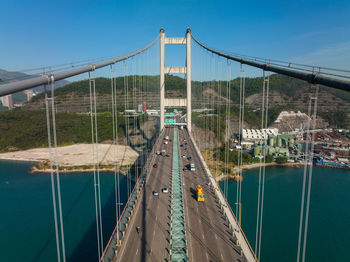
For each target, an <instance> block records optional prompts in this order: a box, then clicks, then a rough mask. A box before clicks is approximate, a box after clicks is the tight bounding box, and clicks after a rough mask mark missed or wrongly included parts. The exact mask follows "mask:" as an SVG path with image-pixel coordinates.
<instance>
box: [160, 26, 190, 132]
mask: <svg viewBox="0 0 350 262" xmlns="http://www.w3.org/2000/svg"><path fill="white" fill-rule="evenodd" d="M165 45H186V66H184V67H166V66H165ZM165 74H186V89H187V92H186V98H177V99H174V98H169V99H167V98H165ZM166 106H170V107H177V106H178V107H186V109H187V114H186V116H187V118H186V122H187V129H188V131H189V132H191V112H192V107H191V30H190V29H189V28H188V29H187V31H186V37H171V38H166V37H165V31H164V29H163V28H162V29H160V129H161V130H163V128H164V121H165V118H164V115H165V107H166Z"/></svg>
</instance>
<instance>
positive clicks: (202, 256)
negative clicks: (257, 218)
mask: <svg viewBox="0 0 350 262" xmlns="http://www.w3.org/2000/svg"><path fill="white" fill-rule="evenodd" d="M175 128H176V127H175ZM173 130H174V128H165V129H164V132H163V134H162V137H161V138H160V139H164V136H166V135H168V136H169V137H170V139H171V141H170V142H169V144H168V145H164V143H159V144H158V147H159V148H157V149H156V151H157V150H159V151H160V150H161V149H165V148H166V149H167V153H169V154H170V156H171V157H165V156H155V158H154V159H153V160H152V161H154V163H157V164H158V168H151V169H150V172H149V173H148V175H147V178H146V182H145V186H144V190H143V192H142V194H143V195H142V198H140V200H139V201H138V204H137V210H136V211H135V213H134V214H133V217H132V218H131V221H130V224H129V226H128V230H127V232H126V235H125V236H124V239H123V242H122V246H121V247H120V250H119V252H118V255H117V257H116V258H115V259H114V261H128V262H129V261H135V262H136V261H137V262H138V261H170V253H169V249H170V238H171V236H170V232H171V229H170V223H171V217H170V216H171V213H170V209H171V199H170V197H171V194H170V193H171V192H169V193H167V194H166V193H162V192H161V188H163V187H167V188H169V190H170V189H171V180H170V174H171V168H172V148H173ZM178 134H179V140H180V142H179V143H180V144H183V147H180V155H181V156H182V155H185V156H186V158H182V157H181V160H180V162H181V163H180V167H181V169H182V168H183V167H184V166H185V165H187V164H189V163H194V164H195V166H196V171H194V172H193V171H187V172H182V178H183V198H184V206H185V208H184V211H185V229H186V235H187V236H186V237H187V248H188V259H189V261H246V259H245V258H244V257H243V256H241V255H240V248H239V247H238V246H237V245H236V242H237V240H236V238H235V237H233V236H232V230H231V229H230V228H229V225H228V222H227V220H225V217H224V214H223V212H222V211H221V209H220V205H219V204H218V203H217V202H216V198H215V192H214V191H212V189H210V187H209V186H208V183H209V179H208V177H207V176H206V173H205V171H204V166H203V165H202V163H201V161H200V158H199V156H198V154H197V153H196V151H195V149H194V146H193V144H192V141H191V139H190V136H189V134H188V133H187V130H186V129H184V130H182V131H180V130H179V132H178ZM184 139H186V142H183V140H184ZM185 143H187V145H185ZM188 156H191V157H192V160H191V161H188V159H187V158H188ZM152 165H153V163H152ZM198 184H200V185H201V186H202V187H203V189H204V194H205V202H202V203H199V202H197V201H196V199H195V188H196V186H197V185H198ZM153 190H158V192H159V196H153V194H152V191H153ZM138 226H139V227H140V228H141V229H140V231H139V233H138V232H137V230H136V227H138Z"/></svg>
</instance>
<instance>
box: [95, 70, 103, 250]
mask: <svg viewBox="0 0 350 262" xmlns="http://www.w3.org/2000/svg"><path fill="white" fill-rule="evenodd" d="M94 73H95V71H94ZM93 99H94V115H95V142H96V143H95V152H96V168H97V195H98V206H99V221H100V237H101V241H100V245H101V251H102V252H103V229H102V210H101V182H100V163H99V157H98V129H97V101H96V85H95V84H94V85H93Z"/></svg>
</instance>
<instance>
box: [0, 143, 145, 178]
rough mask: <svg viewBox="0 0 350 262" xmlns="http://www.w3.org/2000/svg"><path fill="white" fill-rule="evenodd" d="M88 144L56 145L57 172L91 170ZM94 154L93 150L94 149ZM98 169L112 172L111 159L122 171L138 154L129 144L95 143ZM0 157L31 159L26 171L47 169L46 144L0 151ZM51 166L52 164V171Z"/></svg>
mask: <svg viewBox="0 0 350 262" xmlns="http://www.w3.org/2000/svg"><path fill="white" fill-rule="evenodd" d="M92 154H93V151H92V145H91V144H74V145H69V146H61V147H57V160H58V163H59V172H60V173H77V172H82V173H87V172H93V171H94V168H93V166H94V161H93V159H92ZM95 154H96V152H95ZM98 155H99V156H100V158H99V165H100V169H99V170H100V171H102V172H114V171H115V167H114V164H115V160H116V163H117V166H118V169H119V171H118V172H122V173H123V172H124V171H123V170H122V168H123V167H126V166H130V165H132V164H133V163H134V162H135V160H136V159H137V158H138V157H139V154H138V153H137V152H136V151H135V150H133V149H132V148H131V147H129V146H124V145H112V144H98ZM0 160H7V161H18V162H32V163H34V165H33V166H32V167H31V169H30V171H29V173H31V174H33V173H51V171H52V170H51V169H50V162H49V161H50V154H49V149H48V148H34V149H28V150H23V151H15V152H7V153H0ZM55 168H56V167H55V166H54V167H53V169H54V171H55Z"/></svg>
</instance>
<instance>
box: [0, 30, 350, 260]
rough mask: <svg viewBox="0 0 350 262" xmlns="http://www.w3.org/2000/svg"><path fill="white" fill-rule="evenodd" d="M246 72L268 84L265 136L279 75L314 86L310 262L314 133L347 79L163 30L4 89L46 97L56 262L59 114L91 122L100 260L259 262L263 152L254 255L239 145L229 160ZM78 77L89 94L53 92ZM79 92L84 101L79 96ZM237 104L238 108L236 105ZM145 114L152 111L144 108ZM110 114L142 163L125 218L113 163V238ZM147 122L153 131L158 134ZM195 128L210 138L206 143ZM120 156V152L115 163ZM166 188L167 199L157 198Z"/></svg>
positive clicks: (134, 174) (2, 92)
mask: <svg viewBox="0 0 350 262" xmlns="http://www.w3.org/2000/svg"><path fill="white" fill-rule="evenodd" d="M166 45H184V46H185V47H186V56H185V65H184V66H182V67H178V66H166V62H165V57H166V54H165V46H166ZM249 69H251V70H256V71H254V72H255V74H258V75H260V76H261V83H259V85H260V86H261V96H262V97H261V104H260V105H256V106H257V107H258V108H259V110H260V111H259V113H260V116H259V120H260V124H261V129H267V128H268V117H269V98H270V96H271V94H270V93H269V92H270V76H271V75H272V74H273V73H275V74H280V75H285V76H288V77H290V78H293V79H299V80H301V81H304V82H305V85H307V86H309V87H310V88H311V95H310V98H309V101H307V106H306V107H307V110H308V116H309V118H308V122H307V128H306V129H305V130H304V133H305V137H306V141H305V153H304V176H303V188H302V201H301V210H296V212H300V227H299V235H298V236H299V238H298V251H297V254H296V255H295V257H296V260H297V261H305V252H306V248H307V233H308V216H309V206H310V192H311V182H312V161H313V156H314V139H315V138H314V134H315V132H312V130H315V129H316V119H317V99H318V94H319V88H320V86H327V87H330V88H334V89H338V90H344V91H348V92H349V91H350V82H349V81H348V79H349V76H348V73H349V71H347V70H341V69H336V68H327V67H319V66H308V65H303V64H297V63H289V62H284V61H278V60H271V59H263V58H258V57H251V56H245V55H238V54H232V53H228V52H222V51H218V50H217V49H214V48H210V47H208V46H206V45H205V44H203V43H202V42H200V41H199V40H198V39H197V38H196V37H195V36H194V34H192V32H191V30H190V29H187V31H186V34H185V36H184V37H166V34H165V30H163V29H161V30H160V33H159V35H158V36H157V37H156V38H155V39H154V40H153V41H152V42H151V43H150V44H148V45H147V46H145V47H144V48H142V49H140V50H137V51H135V52H133V53H130V54H127V55H125V56H121V57H117V58H115V57H107V58H98V59H93V60H87V61H79V62H74V63H69V64H64V65H54V66H50V67H43V68H36V69H33V70H27V72H36V73H34V75H33V76H31V77H28V78H27V79H13V80H16V81H11V82H10V83H5V84H2V85H0V96H7V95H11V94H14V93H16V92H20V91H25V90H28V89H32V88H35V87H38V86H43V87H44V97H43V99H42V100H41V102H40V101H38V102H37V103H36V104H35V106H36V109H44V110H45V114H46V125H47V138H48V140H47V141H48V150H49V153H50V154H49V155H50V161H49V165H50V172H51V185H52V204H53V213H54V226H55V241H56V252H57V261H59V262H60V261H66V260H67V254H66V251H65V249H66V246H65V242H66V241H65V240H66V239H65V234H64V221H63V215H62V201H61V188H60V172H61V169H60V164H61V163H60V159H59V157H58V153H57V147H58V141H57V136H58V134H57V128H56V127H57V123H56V114H58V113H59V112H64V111H67V110H68V109H69V111H72V112H86V113H87V114H88V115H89V125H90V128H91V152H92V155H91V162H92V163H93V165H92V170H93V177H94V200H95V201H94V203H93V205H94V208H95V215H96V217H95V221H96V225H95V227H96V239H97V247H96V249H97V254H96V259H95V260H96V261H97V260H99V261H106V262H107V261H241V262H243V261H249V262H250V261H259V260H260V258H261V252H262V251H261V250H262V234H263V230H262V229H263V214H264V195H265V188H264V184H265V177H266V171H265V165H264V164H265V161H266V154H262V155H261V157H260V158H259V159H260V160H259V161H260V166H259V188H258V192H257V212H256V228H255V232H256V234H255V239H254V240H250V241H252V242H253V243H254V245H252V246H251V245H250V242H249V241H248V239H247V238H246V236H245V234H244V228H242V216H241V214H242V208H244V207H242V194H241V192H242V177H243V175H242V166H243V153H244V150H243V149H242V147H241V148H240V149H239V150H238V155H237V156H238V158H237V161H236V162H235V163H230V160H229V152H230V149H231V142H230V141H231V136H232V133H233V131H232V130H233V129H235V130H236V131H237V133H238V139H239V142H241V138H242V132H243V131H242V130H243V127H244V120H245V114H246V110H247V108H246V105H245V97H246V89H245V85H246V77H247V71H248V70H249ZM174 74H175V75H183V76H184V77H183V78H181V79H182V80H181V82H180V83H181V85H182V86H179V87H176V90H177V91H176V92H175V93H174V92H173V93H172V94H171V92H167V77H168V75H174ZM104 75H108V77H107V78H108V79H109V81H108V82H107V84H106V83H105V82H102V81H101V80H100V78H99V77H101V76H104ZM235 75H238V76H239V77H238V78H239V81H238V86H237V89H236V92H234V93H233V89H232V86H231V85H233V82H232V81H233V78H234V76H235ZM192 76H194V77H192ZM72 77H78V79H81V77H85V78H87V79H88V85H87V93H86V95H84V94H82V95H79V94H78V95H76V97H68V98H67V97H65V98H63V99H62V98H58V96H57V94H59V92H60V90H59V89H58V90H56V88H55V84H56V83H57V81H60V80H64V79H69V78H72ZM79 77H80V78H79ZM193 79H195V80H193ZM101 89H107V90H108V92H109V93H108V92H105V93H104V94H105V95H102V94H100V90H101ZM72 91H73V92H76V93H79V90H72ZM171 95H172V97H171ZM233 96H235V99H232V97H233ZM233 100H234V101H235V102H234V101H233ZM140 105H142V107H144V108H141V109H140V108H139V107H140ZM146 107H148V108H149V109H151V110H153V111H154V112H155V113H154V115H150V114H149V115H150V116H149V118H147V119H146V118H145V117H143V118H142V116H144V115H146V114H147V109H146ZM233 107H235V108H236V109H237V113H238V121H237V125H236V126H232V124H231V121H230V119H231V115H230V114H232V110H233ZM171 108H177V109H178V110H181V112H177V111H176V113H174V114H172V115H169V113H166V112H169V111H170V109H171ZM105 110H107V111H110V112H111V114H112V117H111V121H112V123H111V126H112V141H111V142H110V143H111V145H117V144H119V143H121V138H120V137H119V132H118V125H119V123H118V121H120V117H122V118H123V119H124V120H123V121H124V124H125V129H124V134H125V141H123V142H125V145H130V146H131V147H132V148H133V149H135V150H137V152H138V153H139V158H138V159H137V160H136V161H135V164H134V166H128V167H127V171H125V175H126V176H127V177H128V178H129V180H130V182H129V183H128V201H127V202H126V203H125V204H124V207H123V209H122V208H121V206H122V205H121V201H120V184H119V180H118V179H117V174H118V173H120V172H123V171H122V170H121V169H122V166H123V164H121V163H118V162H117V161H116V159H114V160H113V159H112V163H113V166H112V170H113V171H114V174H115V177H116V178H115V185H114V187H115V201H114V202H115V205H114V206H115V210H114V211H115V218H114V220H115V221H114V225H115V228H114V230H113V231H112V232H109V233H111V234H110V235H108V236H106V235H105V234H103V233H104V230H103V218H102V216H103V212H102V209H103V206H102V203H101V190H103V188H102V187H101V186H100V185H101V184H100V171H101V170H102V164H101V163H102V162H101V161H102V160H103V159H105V158H106V156H107V155H108V152H107V153H105V155H103V156H101V155H99V152H100V151H99V143H100V142H101V139H100V136H101V133H100V132H99V130H100V129H101V127H100V126H99V124H98V123H99V117H101V114H102V112H104V111H105ZM195 110H198V111H199V112H204V113H203V114H202V115H200V116H201V117H200V120H198V119H194V121H193V119H192V117H193V116H194V115H193V112H194V111H195ZM206 110H207V111H206ZM197 118H198V116H197ZM169 119H173V120H172V121H169ZM150 120H152V121H153V123H155V124H154V125H150V124H149V121H150ZM221 120H222V121H223V122H224V125H222V124H221V122H220V121H221ZM195 121H200V122H199V123H197V122H195ZM198 126H202V127H203V129H204V130H205V131H204V133H203V134H201V133H200V132H199V129H198ZM151 129H152V130H151ZM221 138H222V139H221ZM123 139H124V138H123ZM165 141H166V143H165ZM210 145H212V146H216V147H219V146H223V148H224V152H223V155H224V157H223V161H219V159H218V156H216V155H215V154H210V151H209V150H208V148H210ZM266 146H267V145H266V144H264V143H261V145H260V147H261V151H262V152H263V151H265V152H266V150H267V148H266ZM111 148H112V147H111ZM113 148H114V149H115V147H113ZM111 150H112V149H111ZM114 151H116V149H115V150H114ZM117 153H118V152H112V154H114V156H116V155H117ZM124 153H125V152H124ZM221 162H223V164H222V166H220V163H221ZM232 164H234V166H235V169H236V170H237V172H236V173H237V174H236V179H237V183H236V186H237V195H235V196H232V195H230V196H228V188H227V180H228V177H229V176H230V174H231V170H230V169H231V166H232ZM189 165H193V167H194V166H195V168H193V169H194V170H191V171H187V170H188V169H191V168H190V167H189ZM218 174H219V175H223V176H224V177H225V179H224V183H223V187H222V188H221V187H220V186H219V184H218V182H217V180H216V178H215V177H217V175H218ZM131 180H132V181H133V182H131ZM197 185H201V187H202V189H203V191H204V196H205V201H204V202H198V201H197V198H196V197H197V196H196V194H197V192H196V187H197ZM160 189H164V191H165V192H166V193H163V192H157V193H155V190H158V191H160ZM228 197H230V198H234V199H235V203H236V205H235V206H234V207H231V206H230V205H229V204H228V201H227V198H228Z"/></svg>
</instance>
